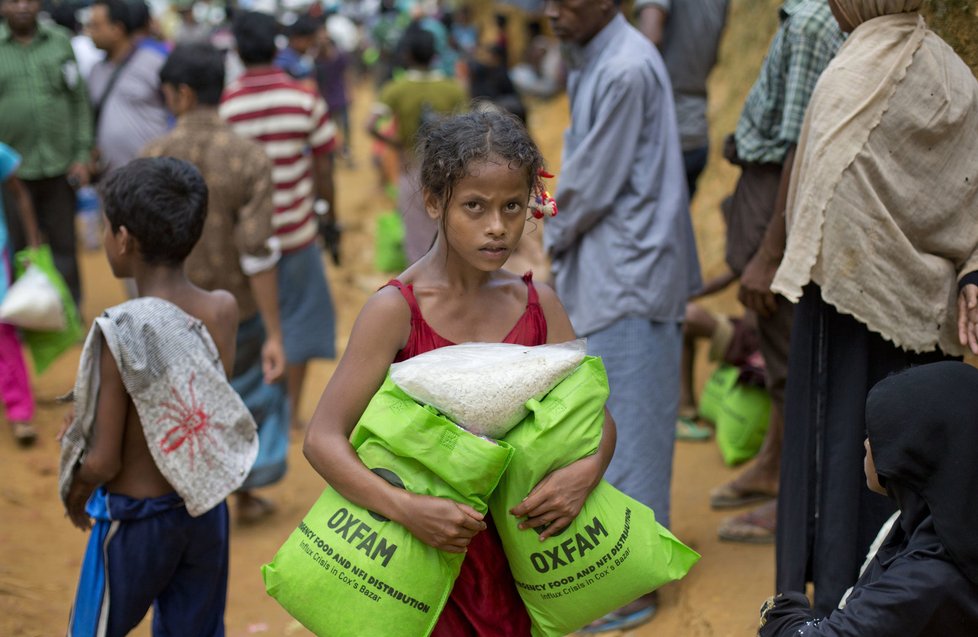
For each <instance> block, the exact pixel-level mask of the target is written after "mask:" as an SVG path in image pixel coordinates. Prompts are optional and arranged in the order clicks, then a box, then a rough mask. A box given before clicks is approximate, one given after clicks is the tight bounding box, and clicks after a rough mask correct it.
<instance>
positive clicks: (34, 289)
mask: <svg viewBox="0 0 978 637" xmlns="http://www.w3.org/2000/svg"><path fill="white" fill-rule="evenodd" d="M0 322H3V323H9V324H11V325H16V326H17V327H20V328H22V329H25V330H34V331H38V332H60V331H61V330H63V329H65V328H66V327H67V326H68V321H67V319H66V318H65V308H64V304H62V302H61V295H60V294H58V289H57V288H56V287H54V284H53V283H51V281H50V280H49V279H48V277H47V275H46V274H44V271H43V270H41V269H40V268H39V267H37V266H35V265H30V266H28V267H27V270H26V271H25V272H24V274H22V275H21V277H20V278H19V279H17V280H16V281H14V284H13V285H11V286H10V288H9V289H8V290H7V295H6V296H5V297H3V303H2V304H0Z"/></svg>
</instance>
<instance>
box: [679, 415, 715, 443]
mask: <svg viewBox="0 0 978 637" xmlns="http://www.w3.org/2000/svg"><path fill="white" fill-rule="evenodd" d="M712 435H713V430H712V429H710V428H709V427H707V426H706V425H701V424H698V423H697V422H696V419H695V418H686V417H683V416H680V417H679V419H678V420H676V440H690V441H694V442H705V441H707V440H709V439H710V436H712Z"/></svg>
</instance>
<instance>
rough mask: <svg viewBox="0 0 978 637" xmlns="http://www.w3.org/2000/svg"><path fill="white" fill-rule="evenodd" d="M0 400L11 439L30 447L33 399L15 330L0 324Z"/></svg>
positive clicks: (35, 435) (33, 431)
mask: <svg viewBox="0 0 978 637" xmlns="http://www.w3.org/2000/svg"><path fill="white" fill-rule="evenodd" d="M0 400H3V404H4V407H5V409H6V416H7V421H8V422H9V423H10V425H11V427H12V429H13V434H14V438H16V440H17V442H18V443H20V444H21V445H23V446H28V445H31V444H33V443H34V441H35V440H36V439H37V432H36V431H35V430H34V427H33V426H32V425H31V420H32V419H33V418H34V397H33V395H32V394H31V384H30V377H29V376H28V375H27V366H26V365H25V364H24V354H23V351H22V350H21V347H20V339H18V338H17V330H16V329H15V328H14V327H13V326H12V325H7V324H6V323H0Z"/></svg>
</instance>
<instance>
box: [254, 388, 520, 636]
mask: <svg viewBox="0 0 978 637" xmlns="http://www.w3.org/2000/svg"><path fill="white" fill-rule="evenodd" d="M351 442H352V444H353V447H354V449H356V451H357V454H358V455H359V456H360V459H361V460H362V461H363V463H364V464H365V465H366V466H367V467H368V468H370V469H372V470H373V471H374V472H375V473H377V474H379V475H381V476H382V477H384V478H385V479H386V480H388V481H389V482H391V483H392V484H395V485H397V486H400V487H403V488H405V489H407V490H409V491H411V492H413V493H419V494H423V495H431V496H437V497H443V498H450V499H452V500H455V501H456V502H460V503H464V504H468V505H470V506H471V507H473V508H474V509H476V510H477V511H479V512H480V513H485V512H486V511H487V509H488V502H487V500H488V496H489V494H490V493H491V492H492V491H493V489H494V488H495V487H496V485H497V483H498V482H499V479H500V476H502V475H503V472H504V471H505V470H506V467H507V465H508V464H509V461H510V458H511V457H512V455H513V450H512V448H511V447H510V446H509V445H508V444H506V443H504V442H500V443H496V442H494V441H492V440H488V439H485V438H480V437H478V436H475V435H474V434H471V433H469V432H467V431H465V430H463V429H461V428H460V427H458V426H456V425H455V424H454V423H452V422H451V421H449V420H448V419H446V418H444V417H443V416H441V415H439V414H438V413H437V412H436V411H435V410H434V409H432V408H430V407H423V406H421V405H419V404H418V403H416V402H415V401H414V400H412V399H411V398H410V397H409V396H407V395H406V394H405V393H404V392H403V391H401V390H400V389H399V388H398V387H397V386H396V385H395V384H394V383H393V382H392V381H391V379H390V377H388V378H387V380H386V381H385V382H384V384H383V385H382V386H381V388H380V389H379V390H378V391H377V393H376V394H375V395H374V397H373V399H372V400H371V401H370V404H369V405H368V406H367V409H366V410H365V411H364V413H363V416H362V417H361V418H360V422H359V423H358V424H357V427H356V429H355V430H354V431H353V435H352V436H351ZM463 558H464V554H461V553H447V552H443V551H439V550H437V549H435V548H432V547H430V546H428V545H427V544H424V543H423V542H422V541H421V540H419V539H417V538H415V537H414V536H413V535H412V534H411V533H410V532H409V531H408V530H407V529H405V528H404V527H403V526H401V525H400V524H397V523H396V522H392V521H390V520H387V519H385V518H383V517H382V516H380V515H378V514H376V513H373V512H371V511H368V510H366V509H364V508H362V507H359V506H357V505H355V504H353V503H351V502H350V501H349V500H347V499H345V498H344V497H342V496H341V495H340V494H338V493H337V492H336V491H334V490H333V489H330V488H327V489H326V490H325V491H324V492H323V494H322V495H321V496H320V498H319V500H318V501H317V502H316V503H315V504H314V505H313V507H312V509H311V510H310V511H309V513H307V514H306V516H305V518H304V519H303V521H302V523H301V524H299V527H298V528H297V529H296V530H295V531H294V532H293V533H292V535H291V536H289V538H288V539H287V540H286V541H285V544H283V545H282V548H281V549H279V551H278V553H277V554H276V555H275V557H274V558H273V560H272V562H271V563H269V564H266V565H264V566H263V567H262V575H263V577H264V580H265V587H266V590H267V591H268V594H269V595H271V596H272V597H274V598H275V599H276V600H277V601H278V602H279V604H281V605H282V606H283V607H284V608H285V610H287V611H288V612H289V614H291V615H292V616H293V617H295V618H296V619H297V620H299V621H300V622H301V623H302V624H303V625H304V626H305V627H306V628H308V629H309V630H311V631H312V632H313V633H315V634H316V635H320V636H323V635H329V636H330V637H347V636H348V637H361V636H362V635H384V636H385V637H397V636H401V635H403V636H404V637H418V636H424V635H428V634H430V633H431V631H432V630H433V629H434V626H435V623H436V622H437V621H438V616H439V614H440V613H441V611H442V609H443V608H444V605H445V602H446V601H447V599H448V595H449V593H450V592H451V590H452V586H453V584H454V582H455V578H456V577H457V576H458V572H459V568H460V567H461V564H462V560H463Z"/></svg>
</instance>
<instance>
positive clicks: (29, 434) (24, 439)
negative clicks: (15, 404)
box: [10, 422, 37, 447]
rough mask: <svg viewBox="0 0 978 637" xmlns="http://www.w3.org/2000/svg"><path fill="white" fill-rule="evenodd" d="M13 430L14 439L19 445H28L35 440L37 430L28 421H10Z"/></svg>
mask: <svg viewBox="0 0 978 637" xmlns="http://www.w3.org/2000/svg"><path fill="white" fill-rule="evenodd" d="M10 424H11V428H12V429H13V432H14V440H16V441H17V444H18V445H20V446H21V447H30V446H31V445H33V444H34V443H35V442H36V441H37V430H36V429H34V425H32V424H31V423H29V422H13V423H10Z"/></svg>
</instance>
